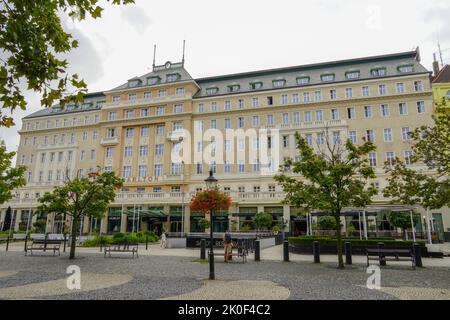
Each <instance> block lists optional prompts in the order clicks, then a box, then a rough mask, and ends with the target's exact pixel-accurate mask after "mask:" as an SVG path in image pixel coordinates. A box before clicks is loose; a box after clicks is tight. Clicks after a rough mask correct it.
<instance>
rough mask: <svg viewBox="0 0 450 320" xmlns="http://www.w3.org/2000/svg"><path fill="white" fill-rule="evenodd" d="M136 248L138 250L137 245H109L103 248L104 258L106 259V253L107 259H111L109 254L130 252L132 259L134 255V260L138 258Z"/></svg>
mask: <svg viewBox="0 0 450 320" xmlns="http://www.w3.org/2000/svg"><path fill="white" fill-rule="evenodd" d="M138 248H139V244H138V243H123V244H114V245H109V246H106V247H105V248H104V252H105V255H104V257H105V258H106V254H107V253H108V255H109V257H110V258H111V252H130V253H132V254H133V259H134V255H135V254H136V258H139V254H138Z"/></svg>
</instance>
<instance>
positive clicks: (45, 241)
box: [44, 233, 48, 252]
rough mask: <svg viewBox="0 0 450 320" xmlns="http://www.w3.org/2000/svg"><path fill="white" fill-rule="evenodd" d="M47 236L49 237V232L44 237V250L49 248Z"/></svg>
mask: <svg viewBox="0 0 450 320" xmlns="http://www.w3.org/2000/svg"><path fill="white" fill-rule="evenodd" d="M47 237H48V233H46V234H45V237H44V252H45V251H46V250H47Z"/></svg>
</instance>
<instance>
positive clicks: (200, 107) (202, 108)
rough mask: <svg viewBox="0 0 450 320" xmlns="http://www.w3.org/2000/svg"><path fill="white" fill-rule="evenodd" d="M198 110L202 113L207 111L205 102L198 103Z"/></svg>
mask: <svg viewBox="0 0 450 320" xmlns="http://www.w3.org/2000/svg"><path fill="white" fill-rule="evenodd" d="M198 112H200V113H203V112H205V105H204V104H203V103H199V104H198Z"/></svg>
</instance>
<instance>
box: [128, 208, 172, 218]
mask: <svg viewBox="0 0 450 320" xmlns="http://www.w3.org/2000/svg"><path fill="white" fill-rule="evenodd" d="M125 214H126V215H128V216H133V215H135V216H136V217H137V216H138V214H139V216H141V217H150V218H166V217H167V216H166V215H165V214H164V211H162V210H149V209H139V210H138V209H137V208H136V210H132V209H131V210H127V211H125Z"/></svg>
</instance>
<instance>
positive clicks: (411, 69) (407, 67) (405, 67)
mask: <svg viewBox="0 0 450 320" xmlns="http://www.w3.org/2000/svg"><path fill="white" fill-rule="evenodd" d="M397 70H398V72H401V73H409V72H414V65H413V64H402V65H401V66H398V68H397Z"/></svg>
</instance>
